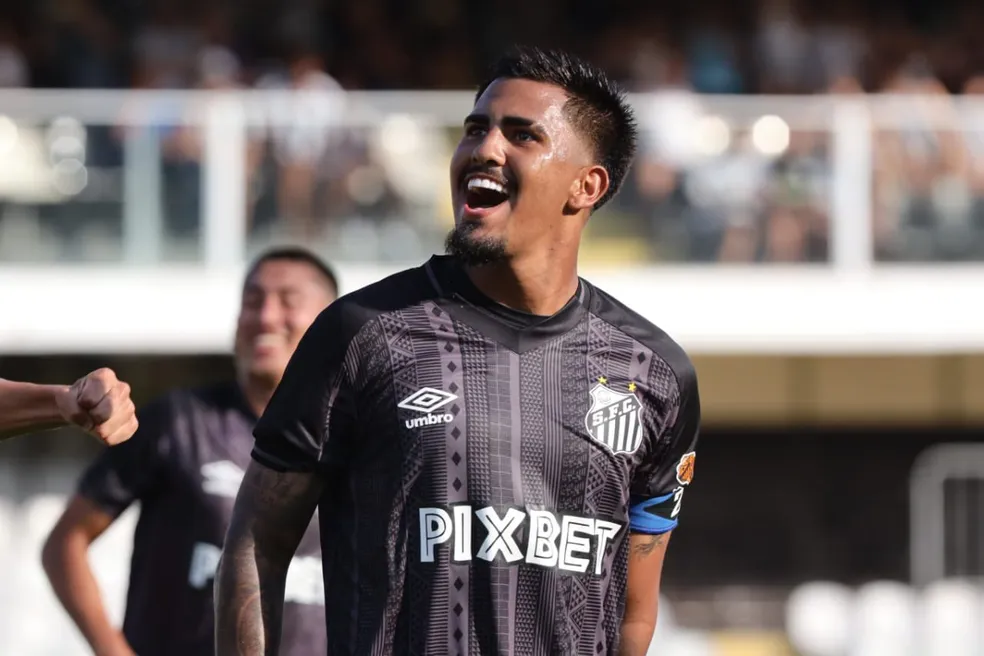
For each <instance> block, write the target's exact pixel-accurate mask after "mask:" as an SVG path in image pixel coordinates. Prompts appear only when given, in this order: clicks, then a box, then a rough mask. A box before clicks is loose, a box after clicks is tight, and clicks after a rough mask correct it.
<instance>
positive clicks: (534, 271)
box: [465, 256, 578, 316]
mask: <svg viewBox="0 0 984 656" xmlns="http://www.w3.org/2000/svg"><path fill="white" fill-rule="evenodd" d="M559 259H560V258H556V259H550V258H536V259H534V258H527V260H525V261H519V260H516V259H513V260H510V261H508V262H502V263H497V264H487V265H483V266H470V267H465V271H466V273H467V274H468V277H469V278H470V279H471V281H472V283H473V284H474V285H475V286H476V287H477V288H478V289H479V291H481V292H482V293H483V294H485V295H486V296H488V297H489V298H491V299H492V300H494V301H496V302H497V303H501V304H502V305H505V306H506V307H509V308H512V309H514V310H520V311H523V312H529V313H530V314H535V315H539V316H550V315H553V314H556V313H557V312H559V311H560V310H561V309H562V308H563V307H564V306H565V305H567V302H568V301H570V300H571V297H573V296H574V294H576V293H577V285H578V279H577V258H576V256H575V258H574V259H573V260H572V261H570V262H562V261H559Z"/></svg>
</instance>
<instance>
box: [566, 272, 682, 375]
mask: <svg viewBox="0 0 984 656" xmlns="http://www.w3.org/2000/svg"><path fill="white" fill-rule="evenodd" d="M585 282H586V283H587V285H588V286H589V288H590V299H589V302H588V311H589V312H590V313H591V314H592V315H593V316H595V317H597V318H598V319H600V320H602V321H604V322H605V323H608V324H609V325H611V326H613V327H614V328H616V329H617V330H618V331H619V332H621V333H622V334H624V335H625V336H627V337H630V338H631V339H633V340H634V341H636V342H638V343H639V344H641V345H642V346H644V347H645V348H647V349H649V350H650V351H652V352H653V354H654V355H655V356H656V357H657V358H658V359H659V360H661V361H663V362H664V363H666V365H667V366H669V367H670V369H672V370H673V373H674V374H675V375H676V377H677V379H678V381H680V382H681V384H682V383H684V381H685V380H686V381H690V380H691V379H695V378H696V372H695V370H694V365H693V362H691V360H690V356H689V355H687V352H686V350H684V348H683V347H682V346H681V345H680V344H679V343H678V342H677V341H676V340H674V339H673V338H672V337H671V336H670V335H669V334H668V333H667V332H666V331H665V330H663V329H662V328H660V327H659V326H657V325H656V324H655V323H653V322H652V321H650V320H649V319H647V318H646V317H644V316H642V315H641V314H640V313H638V312H636V311H635V310H633V309H632V308H630V307H629V306H627V305H625V304H624V303H622V302H621V301H619V300H618V299H617V298H615V297H614V296H612V295H611V294H609V293H608V292H606V291H604V290H603V289H600V288H598V287H596V286H595V285H593V284H591V283H588V282H587V281H585Z"/></svg>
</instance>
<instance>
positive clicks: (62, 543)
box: [41, 496, 133, 656]
mask: <svg viewBox="0 0 984 656" xmlns="http://www.w3.org/2000/svg"><path fill="white" fill-rule="evenodd" d="M112 523H113V518H112V517H110V516H109V515H107V514H106V513H105V512H103V511H102V510H100V509H99V508H97V507H96V506H95V505H94V504H93V503H92V502H90V501H88V500H86V499H84V498H82V497H80V496H75V497H73V498H72V500H71V502H69V504H68V508H66V509H65V512H64V513H63V514H62V516H61V518H60V519H59V520H58V523H57V524H56V525H55V528H54V529H52V531H51V534H50V535H49V536H48V540H47V541H46V542H45V545H44V550H43V551H42V553H41V562H42V564H43V565H44V571H45V574H47V575H48V581H49V582H50V583H51V587H52V588H53V589H54V591H55V595H56V596H57V597H58V600H59V601H60V602H61V604H62V606H64V607H65V610H66V611H67V612H68V614H69V616H70V617H71V618H72V620H73V621H74V622H75V624H76V626H78V627H79V631H81V632H82V635H83V636H85V639H86V641H87V642H88V643H89V645H90V646H91V647H92V651H93V652H94V653H95V654H97V656H123V655H127V656H130V655H132V654H133V650H132V649H130V646H129V645H128V644H127V642H126V638H124V637H123V634H122V633H121V632H120V631H119V630H118V629H117V628H116V627H114V626H113V625H112V623H111V622H110V621H109V617H108V616H107V615H106V610H105V607H104V606H103V600H102V595H101V594H100V591H99V585H98V584H97V582H96V577H95V576H94V575H93V573H92V569H91V568H90V567H89V558H88V551H89V545H90V544H92V542H93V541H94V540H95V539H96V538H97V537H99V536H100V535H102V533H103V532H104V531H105V530H106V529H107V528H109V526H110V524H112Z"/></svg>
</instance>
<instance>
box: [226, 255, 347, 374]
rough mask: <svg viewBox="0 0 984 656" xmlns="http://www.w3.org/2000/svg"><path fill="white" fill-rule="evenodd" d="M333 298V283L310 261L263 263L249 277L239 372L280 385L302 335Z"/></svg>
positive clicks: (239, 331) (240, 331)
mask: <svg viewBox="0 0 984 656" xmlns="http://www.w3.org/2000/svg"><path fill="white" fill-rule="evenodd" d="M334 300H335V291H334V290H333V289H331V285H330V283H328V282H327V281H326V280H325V279H324V277H323V276H322V275H321V273H320V272H319V271H318V270H317V269H315V268H314V267H313V266H311V265H310V264H306V263H304V262H292V261H289V260H272V261H268V262H265V263H263V264H262V265H260V267H259V268H258V269H257V270H256V272H255V273H254V274H253V276H252V277H251V278H250V279H249V280H248V281H247V282H246V286H245V288H244V290H243V299H242V306H241V307H240V310H239V323H238V325H237V327H236V366H237V368H238V369H239V372H240V374H241V375H245V376H247V377H248V378H251V379H254V380H263V381H265V382H267V383H273V384H278V383H279V382H280V379H281V378H282V377H283V374H284V369H286V368H287V362H288V361H289V360H290V356H291V355H292V354H293V353H294V349H296V348H297V344H298V342H300V341H301V337H303V336H304V333H305V332H306V331H307V329H308V327H309V326H310V325H311V323H312V322H314V320H315V318H317V316H318V314H320V313H321V311H322V310H323V309H324V308H325V307H327V306H328V304H329V303H331V302H332V301H334Z"/></svg>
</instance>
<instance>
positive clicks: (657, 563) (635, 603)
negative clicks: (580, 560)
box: [618, 531, 672, 656]
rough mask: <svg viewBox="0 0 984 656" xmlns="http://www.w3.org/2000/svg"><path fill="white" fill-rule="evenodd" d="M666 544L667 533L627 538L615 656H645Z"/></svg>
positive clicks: (655, 606)
mask: <svg viewBox="0 0 984 656" xmlns="http://www.w3.org/2000/svg"><path fill="white" fill-rule="evenodd" d="M671 532H672V531H671ZM669 541H670V533H662V534H660V535H646V534H643V533H633V534H632V535H630V536H629V580H628V585H627V586H626V590H625V597H626V598H625V616H624V617H623V618H622V637H621V645H620V647H619V651H618V653H619V656H645V654H646V652H647V651H649V644H650V643H651V642H652V640H653V631H655V630H656V615H657V611H658V610H659V582H660V578H661V576H662V573H663V560H664V558H665V557H666V547H667V545H668V544H669Z"/></svg>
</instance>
